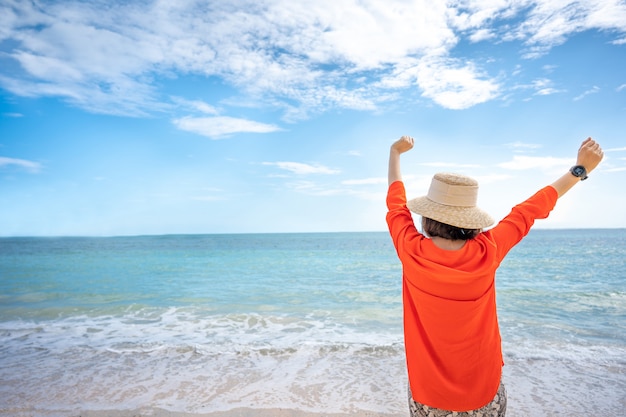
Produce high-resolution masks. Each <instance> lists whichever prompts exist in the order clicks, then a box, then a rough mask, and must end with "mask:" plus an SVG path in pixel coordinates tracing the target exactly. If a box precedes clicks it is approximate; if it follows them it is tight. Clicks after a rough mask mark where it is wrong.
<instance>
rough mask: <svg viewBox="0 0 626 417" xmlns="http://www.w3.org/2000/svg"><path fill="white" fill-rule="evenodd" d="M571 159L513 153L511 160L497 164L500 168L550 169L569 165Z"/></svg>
mask: <svg viewBox="0 0 626 417" xmlns="http://www.w3.org/2000/svg"><path fill="white" fill-rule="evenodd" d="M571 164H572V160H571V159H568V158H553V157H549V156H548V157H538V156H524V155H515V156H514V157H513V160H511V161H509V162H503V163H500V164H498V166H499V167H500V168H504V169H511V170H516V171H519V170H527V169H544V170H545V169H552V168H556V167H563V166H570V165H571Z"/></svg>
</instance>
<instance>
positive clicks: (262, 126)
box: [173, 116, 281, 139]
mask: <svg viewBox="0 0 626 417" xmlns="http://www.w3.org/2000/svg"><path fill="white" fill-rule="evenodd" d="M173 123H174V125H175V126H176V127H178V128H179V129H181V130H186V131H188V132H193V133H197V134H198V135H202V136H206V137H208V138H211V139H220V138H224V137H226V136H228V135H231V134H233V133H269V132H276V131H278V130H281V129H280V127H278V126H276V125H272V124H266V123H259V122H255V121H252V120H247V119H238V118H235V117H228V116H217V117H190V116H187V117H182V118H180V119H175V120H174V121H173Z"/></svg>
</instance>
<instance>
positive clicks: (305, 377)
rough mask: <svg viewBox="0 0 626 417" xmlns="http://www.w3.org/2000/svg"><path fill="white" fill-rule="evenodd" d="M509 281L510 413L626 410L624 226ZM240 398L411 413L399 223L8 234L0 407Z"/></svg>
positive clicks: (521, 252) (2, 258)
mask: <svg viewBox="0 0 626 417" xmlns="http://www.w3.org/2000/svg"><path fill="white" fill-rule="evenodd" d="M496 282H497V303H498V314H499V322H500V327H501V333H502V338H503V351H504V357H505V366H504V371H503V372H504V376H503V378H504V383H505V385H506V387H507V391H508V412H507V416H513V417H515V416H531V417H534V416H570V417H572V416H574V417H575V416H624V415H626V229H602V230H595V229H581V230H541V229H537V230H532V231H531V232H530V234H529V235H528V236H527V237H526V238H525V239H524V240H523V241H522V242H521V243H520V244H519V245H518V246H516V247H515V248H513V250H512V251H511V252H510V253H509V255H508V257H507V258H506V259H505V260H504V262H503V263H502V265H501V267H500V269H499V271H498V274H497V279H496ZM234 409H286V410H296V411H301V412H304V413H319V414H320V415H327V414H348V415H368V416H373V415H380V416H383V415H385V416H387V415H389V416H408V405H407V375H406V368H405V362H404V344H403V333H402V300H401V267H400V263H399V261H398V259H397V256H396V253H395V250H394V248H393V245H392V242H391V239H390V237H389V235H388V234H387V233H385V232H372V233H306V234H298V233H293V234H216V235H166V236H131V237H46V238H42V237H32V238H31V237H15V238H11V237H9V238H0V416H16V417H23V416H44V417H52V416H78V415H81V413H84V412H85V411H89V410H96V411H97V410H139V411H141V410H143V414H142V415H150V412H151V411H150V410H166V411H169V412H184V413H190V414H206V413H212V412H227V411H229V410H234ZM138 414H140V413H139V412H138ZM293 415H297V414H293Z"/></svg>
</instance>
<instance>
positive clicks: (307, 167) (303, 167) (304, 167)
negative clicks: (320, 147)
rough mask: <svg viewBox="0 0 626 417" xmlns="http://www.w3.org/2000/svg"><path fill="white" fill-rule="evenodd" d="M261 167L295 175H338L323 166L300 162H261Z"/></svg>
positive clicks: (336, 172)
mask: <svg viewBox="0 0 626 417" xmlns="http://www.w3.org/2000/svg"><path fill="white" fill-rule="evenodd" d="M263 165H269V166H276V167H278V168H280V169H283V170H286V171H289V172H292V173H294V174H297V175H308V174H338V173H339V172H341V171H339V170H337V169H333V168H328V167H326V166H324V165H319V164H315V165H311V164H304V163H301V162H263Z"/></svg>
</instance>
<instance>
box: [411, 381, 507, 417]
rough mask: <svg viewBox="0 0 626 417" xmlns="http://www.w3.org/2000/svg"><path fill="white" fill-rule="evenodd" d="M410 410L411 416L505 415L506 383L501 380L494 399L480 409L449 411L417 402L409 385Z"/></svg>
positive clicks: (494, 416) (478, 416)
mask: <svg viewBox="0 0 626 417" xmlns="http://www.w3.org/2000/svg"><path fill="white" fill-rule="evenodd" d="M409 410H410V411H411V417H470V416H471V417H504V416H505V414H506V389H505V388H504V384H503V383H502V382H500V387H498V392H497V393H496V396H495V397H494V398H493V400H492V401H491V402H490V403H489V404H487V405H485V406H484V407H481V408H479V409H476V410H471V411H447V410H441V409H439V408H432V407H429V406H427V405H423V404H420V403H418V402H416V401H415V400H413V396H412V395H411V387H410V386H409Z"/></svg>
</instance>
